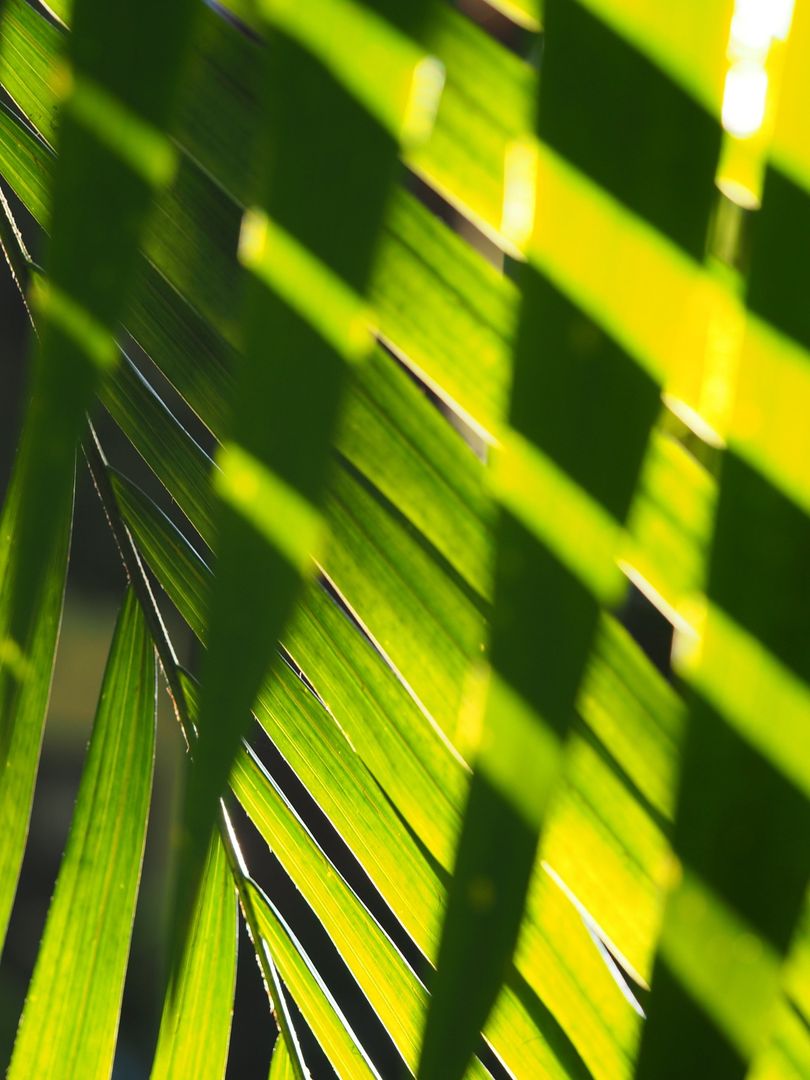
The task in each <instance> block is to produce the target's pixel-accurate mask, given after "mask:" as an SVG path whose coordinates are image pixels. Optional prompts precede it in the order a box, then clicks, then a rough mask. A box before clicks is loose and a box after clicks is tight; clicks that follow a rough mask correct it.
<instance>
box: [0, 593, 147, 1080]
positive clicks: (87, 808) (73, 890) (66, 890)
mask: <svg viewBox="0 0 810 1080" xmlns="http://www.w3.org/2000/svg"><path fill="white" fill-rule="evenodd" d="M155 693H156V684H155V662H154V653H153V649H152V644H151V641H150V640H149V638H148V636H147V632H146V627H145V625H144V622H143V618H142V616H141V613H140V609H139V607H138V605H137V601H136V600H135V597H134V595H133V594H132V593H131V592H130V593H128V594H127V597H126V600H125V602H124V606H123V608H122V611H121V615H120V616H119V620H118V625H117V627H116V631H115V637H114V639H113V643H112V646H111V649H110V657H109V661H108V663H107V670H106V673H105V676H104V683H103V685H102V690H101V697H100V700H99V706H98V712H97V714H96V719H95V723H94V725H93V734H92V737H91V739H90V746H89V749H88V753H87V760H86V763H85V768H84V772H83V775H82V781H81V786H80V788H79V796H78V799H77V802H76V809H75V811H74V815H73V821H72V823H71V828H70V834H69V837H68V842H67V847H66V849H65V854H64V857H63V860H62V866H61V868H60V871H59V878H58V880H57V883H56V890H55V892H54V895H53V900H52V901H51V906H50V910H49V912H48V921H47V924H46V927H45V934H44V936H43V939H42V944H41V946H40V950H39V955H38V957H37V963H36V968H35V970H34V975H33V977H32V981H31V985H30V988H29V991H28V996H27V998H26V1002H25V1008H24V1010H23V1015H22V1019H21V1020H20V1027H19V1030H18V1033H17V1040H16V1043H15V1045H14V1055H13V1057H12V1061H11V1067H10V1070H9V1077H11V1078H12V1080H22V1078H23V1077H31V1078H32V1080H33V1078H35V1077H36V1078H40V1077H54V1078H55V1077H62V1076H65V1075H70V1076H75V1077H88V1078H90V1077H92V1078H97V1077H105V1076H109V1075H110V1073H111V1070H112V1064H113V1055H114V1052H115V1040H116V1034H117V1030H118V1015H119V1010H120V1007H121V995H122V993H123V989H124V976H125V973H126V966H127V958H128V955H129V943H130V936H131V933H132V921H133V917H134V914H135V901H136V897H137V892H138V883H139V880H140V875H141V860H142V857H143V846H144V839H145V835H146V822H147V816H148V813H149V799H150V794H151V790H152V771H153V765H154V745H155Z"/></svg>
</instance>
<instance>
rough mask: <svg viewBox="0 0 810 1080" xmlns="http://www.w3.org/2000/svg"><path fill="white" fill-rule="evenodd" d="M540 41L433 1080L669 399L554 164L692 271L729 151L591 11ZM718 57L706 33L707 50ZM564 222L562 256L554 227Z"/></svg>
mask: <svg viewBox="0 0 810 1080" xmlns="http://www.w3.org/2000/svg"><path fill="white" fill-rule="evenodd" d="M713 25H714V24H712V26H713ZM544 28H545V33H546V37H545V45H544V53H543V65H542V70H541V79H540V98H539V122H538V127H537V130H538V135H539V139H540V148H539V150H538V151H537V157H536V159H533V160H534V165H533V167H536V173H535V174H532V173H531V172H530V174H529V179H528V184H529V190H528V193H527V191H526V179H525V177H524V175H523V173H522V171H521V170H522V168H523V166H522V165H521V162H522V161H523V158H522V156H513V157H512V160H511V161H510V162H509V163H508V166H509V168H510V169H512V170H513V172H514V178H513V179H512V180H510V178H509V176H507V185H509V183H510V182H511V183H513V184H514V188H513V190H511V191H510V189H509V187H508V186H507V192H506V203H505V217H506V218H507V220H511V219H512V217H514V221H513V224H514V225H515V237H516V239H517V240H518V241H520V240H521V239H522V242H523V243H525V244H526V245H527V248H528V256H529V261H530V263H529V266H528V267H527V268H526V271H525V273H524V275H523V277H522V280H521V285H522V308H521V319H520V325H519V328H518V333H517V338H516V342H515V368H514V380H513V385H512V402H511V407H510V414H509V425H510V427H509V429H508V430H507V431H505V432H504V434H503V437H502V440H501V448H500V451H499V453H498V455H497V456H496V459H495V469H494V473H493V476H492V486H493V490H494V494H495V496H496V498H497V499H498V501H499V502H500V504H501V507H502V510H501V517H500V523H499V528H498V535H497V543H498V553H497V565H496V576H495V581H496V584H495V608H494V612H493V615H492V620H491V621H492V644H491V660H490V666H489V670H488V671H486V672H485V673H484V675H483V677H482V679H481V680H480V684H481V689H480V690H479V692H478V699H477V700H476V701H475V702H474V704H473V705H472V706H471V711H472V712H473V721H472V723H473V726H474V727H477V728H478V729H479V730H480V734H479V735H478V738H477V746H476V748H475V771H474V775H473V779H472V784H471V788H470V793H469V796H468V800H467V806H466V809H465V812H464V824H463V827H462V832H461V836H460V839H459V842H458V848H457V854H456V862H455V868H454V871H453V881H452V884H451V887H450V894H449V897H448V902H447V907H446V912H445V921H444V929H443V933H442V941H441V945H440V949H439V955H438V962H437V975H436V978H435V980H434V982H433V985H432V987H431V990H432V994H431V1007H430V1011H429V1013H428V1017H427V1021H426V1027H425V1036H424V1044H423V1050H422V1057H421V1060H420V1067H419V1076H420V1078H423V1080H430V1078H433V1077H442V1078H448V1080H449V1078H452V1077H454V1076H460V1075H461V1074H462V1073H463V1070H464V1066H465V1063H466V1061H467V1060H468V1058H469V1055H470V1054H471V1052H472V1049H473V1047H474V1045H475V1041H476V1039H477V1037H478V1032H479V1031H480V1030H481V1027H482V1026H483V1024H484V1022H485V1019H486V1017H487V1016H488V1014H489V1012H490V1010H491V1009H492V1007H493V1005H494V1003H495V1000H496V998H497V995H498V992H499V989H500V986H501V984H502V982H503V980H504V977H505V974H506V972H507V971H508V969H509V961H510V958H511V956H512V954H513V951H514V949H515V946H516V944H517V940H518V935H519V931H520V926H521V922H522V920H523V913H524V908H525V904H526V896H527V891H528V887H529V882H530V879H531V872H532V868H533V865H534V862H535V858H536V851H537V845H538V840H539V837H540V833H541V829H542V827H543V824H544V821H545V819H546V811H547V806H548V801H549V798H550V796H551V793H552V791H553V788H554V785H555V784H556V782H557V781H558V778H559V776H560V773H561V768H562V764H563V760H564V753H565V742H566V739H567V737H568V734H569V731H570V727H571V720H572V716H573V712H574V707H575V702H576V700H577V696H578V692H579V686H580V682H581V680H582V678H583V674H584V671H585V667H586V663H587V658H588V654H589V652H590V651H591V649H592V647H593V641H594V635H595V631H596V627H597V620H598V615H599V608H600V604H612V603H614V602H615V601H616V599H617V598H618V593H619V590H620V581H619V579H618V575H617V571H616V566H615V560H616V559H617V558H618V556H619V554H620V550H621V533H622V527H623V524H624V521H625V519H626V517H627V514H628V511H629V508H630V503H631V500H632V495H633V491H634V488H635V486H636V482H637V477H638V475H639V472H640V467H641V463H642V460H643V456H644V453H645V448H646V444H647V441H648V437H649V433H650V430H651V428H652V425H653V422H654V419H655V414H656V411H657V408H658V396H659V392H660V385H657V384H656V382H655V381H654V380H653V378H651V377H650V373H649V371H648V370H647V368H646V367H645V364H644V363H643V360H644V357H641V358H639V356H638V355H637V354H635V355H634V354H633V353H632V352H631V351H629V350H628V351H625V348H622V345H623V344H624V342H623V341H622V340H621V339H620V338H619V339H617V338H616V336H615V334H614V333H613V325H611V322H610V320H608V319H606V318H605V317H604V312H603V311H602V310H601V309H599V308H598V307H597V306H596V305H591V306H588V305H587V304H585V303H583V299H584V298H585V297H586V296H587V288H585V289H583V288H582V283H583V278H584V274H583V273H580V272H579V263H580V262H582V261H583V260H582V259H580V255H581V254H583V253H584V252H586V251H587V260H588V265H587V267H586V270H587V269H589V268H590V267H592V266H596V267H597V271H596V272H597V273H603V274H604V276H605V277H606V278H607V277H608V275H612V276H615V275H616V271H615V268H614V266H613V265H612V264H610V263H609V262H608V261H605V262H604V263H601V262H600V261H599V260H598V258H595V256H594V253H593V250H592V247H593V245H596V244H599V243H600V242H604V243H605V244H606V245H607V246H608V247H609V248H610V252H611V259H613V260H615V261H616V262H618V261H619V259H620V258H621V257H622V256H620V255H619V254H618V253H619V252H623V251H627V252H628V253H629V254H628V255H627V259H628V263H629V264H630V265H636V263H635V262H634V260H635V254H634V253H632V245H631V243H630V241H629V240H628V239H627V237H625V236H622V237H621V238H619V239H616V238H615V236H614V234H612V233H610V231H609V229H608V228H607V226H603V229H604V236H605V239H604V240H602V238H601V235H600V233H599V232H597V229H596V226H594V227H593V229H591V228H590V226H591V224H592V222H591V220H590V219H589V220H588V227H589V235H588V237H587V239H586V238H585V237H584V236H583V237H582V239H581V240H580V238H579V237H578V236H577V235H576V233H575V230H576V229H579V228H582V227H583V226H584V221H580V220H578V219H577V218H576V217H572V216H571V215H570V214H569V213H568V211H567V208H566V206H565V205H564V204H565V199H566V198H567V196H568V194H569V192H570V191H571V190H573V189H574V184H573V181H571V180H570V179H569V178H568V175H567V173H566V179H567V180H568V183H567V184H563V183H562V182H560V183H559V184H558V183H556V182H555V181H554V172H553V168H552V167H551V166H550V165H548V164H547V163H548V161H552V162H553V163H555V164H554V167H555V168H556V162H557V161H561V162H564V163H565V169H568V168H571V169H572V171H573V169H577V170H581V172H582V173H583V174H585V175H587V176H588V179H589V183H591V182H592V183H593V186H594V188H596V187H597V186H598V189H599V192H600V197H601V196H602V195H603V194H604V196H605V201H606V204H607V202H608V200H607V194H608V193H609V195H610V199H611V200H613V201H615V202H616V203H617V204H618V205H620V206H622V207H625V206H626V207H628V208H632V210H633V212H634V213H635V214H638V215H639V217H640V218H643V219H645V221H649V222H651V223H653V224H654V225H655V226H656V227H657V228H658V229H660V230H662V232H664V233H666V234H667V235H668V236H670V237H672V239H673V241H674V244H676V245H677V246H678V248H679V250H681V251H682V252H683V253H690V254H693V255H694V256H695V257H697V256H698V255H699V253H700V252H701V251H702V247H703V243H704V238H705V235H706V230H707V227H708V222H709V213H710V209H711V202H712V191H713V186H712V182H713V177H714V171H715V167H716V162H717V156H718V152H719V143H720V129H719V125H718V124H717V123H716V121H715V120H713V119H712V118H710V117H708V116H706V115H704V114H703V113H702V112H701V111H700V110H699V109H698V108H697V107H696V106H694V104H693V103H692V102H691V101H690V100H689V99H688V98H686V97H685V95H683V94H682V93H681V92H680V91H679V90H678V88H677V87H675V86H674V85H672V84H671V83H669V82H668V80H667V79H666V78H665V77H664V75H663V74H662V73H661V72H660V71H659V70H658V69H657V68H655V67H654V66H653V65H652V64H651V63H650V62H649V61H648V60H647V58H646V57H645V56H643V55H642V54H640V53H637V52H635V51H633V50H632V49H630V48H628V46H627V44H626V43H625V42H624V41H622V40H621V39H620V38H618V37H616V36H615V35H614V34H613V33H612V32H611V31H610V30H609V29H608V27H607V26H606V25H605V24H604V23H602V22H600V21H599V20H597V19H595V18H593V17H592V16H591V15H590V14H588V13H587V12H586V11H585V10H583V8H582V7H581V6H580V5H579V4H570V3H559V4H557V3H551V2H550V0H549V3H548V4H547V5H546V9H545V23H544ZM715 44H716V42H715V40H714V38H713V37H711V36H707V37H705V38H704V39H702V40H701V41H700V42H699V43H698V44H697V45H696V48H697V49H699V50H706V51H707V52H708V51H710V50H712V49H713V48H714V45H715ZM664 111H665V112H666V115H667V116H668V134H669V137H670V140H671V141H668V142H667V144H666V147H664V149H663V152H660V151H659V150H658V149H653V147H654V145H655V138H654V134H653V133H654V132H655V131H657V130H658V126H659V124H660V116H661V115H662V114H663V112H664ZM628 117H632V120H629V119H628ZM628 124H629V127H628ZM675 131H679V132H681V133H682V135H681V136H676V135H675V134H674V132H675ZM617 138H618V139H621V145H622V147H623V153H622V154H621V155H618V156H617V154H616V152H615V147H616V139H617ZM675 146H678V147H679V150H678V151H677V153H679V154H680V152H681V151H680V148H681V147H688V149H687V150H684V152H683V157H682V158H679V164H678V168H679V170H680V184H679V186H678V189H677V192H676V191H675V190H674V188H673V187H672V185H671V184H668V183H667V182H666V181H667V179H668V175H669V169H670V167H671V163H670V161H669V155H671V154H675V153H676V151H675V149H674V147H675ZM520 153H521V155H522V154H523V151H521V152H520ZM526 153H527V154H528V153H529V152H528V151H527V152H526ZM517 165H521V169H520V170H518V169H517ZM560 167H561V169H562V168H563V166H560ZM510 199H515V200H516V202H515V203H514V205H513V204H511V203H510ZM535 200H536V205H535ZM613 201H611V202H610V204H609V205H610V206H611V207H612V206H613V205H614V203H613ZM616 213H618V211H616ZM524 216H525V218H526V220H525V221H524V220H523V218H524ZM605 217H607V212H606V213H605ZM594 220H595V219H594ZM562 221H565V222H566V229H565V234H566V235H565V242H564V244H563V243H560V242H559V241H558V240H557V238H556V233H555V226H554V225H553V224H551V223H555V222H562ZM597 224H600V225H601V224H602V222H601V221H600V222H597ZM521 230H524V232H525V235H524V236H523V237H522V238H521V235H520V234H521ZM656 235H657V234H656ZM623 244H624V245H625V246H624V247H623V246H622V245H623ZM580 245H582V246H580ZM684 257H685V256H684ZM574 263H577V266H576V269H572V270H571V271H570V273H569V267H570V266H572V265H573V264H574ZM619 279H620V280H623V279H622V278H621V276H620V277H619ZM639 282H640V283H641V273H639ZM655 287H656V288H658V287H659V286H658V283H657V282H656V286H655ZM580 290H581V291H580ZM625 302H626V301H625ZM667 302H668V294H667V293H666V291H664V299H663V303H664V304H665V305H666V304H667ZM578 303H579V305H580V306H577V304H578ZM591 320H595V321H591ZM629 321H630V320H629V317H628V316H624V323H628V322H629ZM657 332H658V335H659V337H660V335H661V330H660V328H657ZM538 357H540V358H541V359H542V362H540V363H539V362H538ZM640 361H641V362H640ZM653 370H655V369H653ZM541 612H542V613H543V614H542V617H540V613H541Z"/></svg>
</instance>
